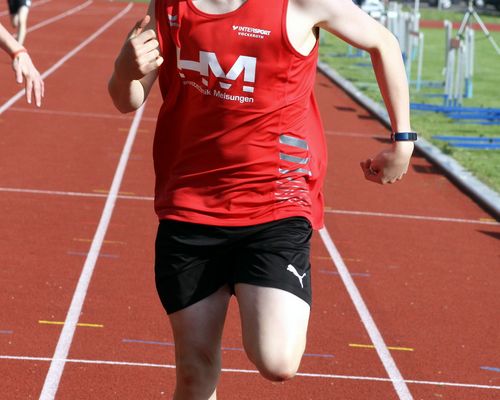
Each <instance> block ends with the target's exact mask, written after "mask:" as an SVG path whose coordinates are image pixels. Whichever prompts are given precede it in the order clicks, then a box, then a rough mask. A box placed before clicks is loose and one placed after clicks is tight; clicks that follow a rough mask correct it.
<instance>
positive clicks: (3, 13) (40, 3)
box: [0, 0, 52, 17]
mask: <svg viewBox="0 0 500 400" xmlns="http://www.w3.org/2000/svg"><path fill="white" fill-rule="evenodd" d="M50 1H52V0H41V1H37V2H34V3H33V4H32V5H31V8H35V7H38V6H41V5H42V4H45V3H49V2H50ZM8 14H9V10H5V11H2V12H0V17H3V16H4V15H8Z"/></svg>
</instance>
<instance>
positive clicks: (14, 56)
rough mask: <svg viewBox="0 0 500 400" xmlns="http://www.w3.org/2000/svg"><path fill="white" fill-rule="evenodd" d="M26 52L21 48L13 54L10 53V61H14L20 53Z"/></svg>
mask: <svg viewBox="0 0 500 400" xmlns="http://www.w3.org/2000/svg"><path fill="white" fill-rule="evenodd" d="M27 52H28V50H26V49H25V48H24V47H23V48H21V49H19V50H17V51H15V52H14V53H12V54H11V55H10V56H11V57H12V59H13V60H15V59H16V57H17V56H19V54H21V53H27Z"/></svg>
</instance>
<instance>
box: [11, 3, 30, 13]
mask: <svg viewBox="0 0 500 400" xmlns="http://www.w3.org/2000/svg"><path fill="white" fill-rule="evenodd" d="M8 3H9V13H10V15H16V14H17V13H18V12H19V9H20V8H21V7H23V6H26V7H31V0H8Z"/></svg>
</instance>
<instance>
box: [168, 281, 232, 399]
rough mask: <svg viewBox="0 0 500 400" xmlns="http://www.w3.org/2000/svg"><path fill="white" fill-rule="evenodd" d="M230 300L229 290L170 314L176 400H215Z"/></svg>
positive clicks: (223, 288)
mask: <svg viewBox="0 0 500 400" xmlns="http://www.w3.org/2000/svg"><path fill="white" fill-rule="evenodd" d="M230 297H231V293H230V290H229V288H228V287H227V286H224V287H222V288H221V289H219V290H218V291H217V292H215V293H214V294H212V295H210V296H208V297H207V298H205V299H203V300H201V301H199V302H197V303H195V304H193V305H191V306H189V307H187V308H184V309H182V310H180V311H177V312H174V313H172V314H169V319H170V323H171V325H172V330H173V332H174V340H175V365H176V379H177V382H176V388H175V394H174V398H173V399H174V400H215V399H216V392H215V390H216V387H217V382H218V380H219V374H220V369H221V337H222V329H223V327H224V320H225V318H226V311H227V307H228V304H229V299H230Z"/></svg>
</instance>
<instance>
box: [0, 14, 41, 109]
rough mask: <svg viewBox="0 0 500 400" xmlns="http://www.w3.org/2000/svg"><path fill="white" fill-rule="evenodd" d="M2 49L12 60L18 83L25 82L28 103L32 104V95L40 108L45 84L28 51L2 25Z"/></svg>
mask: <svg viewBox="0 0 500 400" xmlns="http://www.w3.org/2000/svg"><path fill="white" fill-rule="evenodd" d="M0 47H1V48H2V49H3V50H5V51H6V52H7V53H8V54H9V55H10V57H11V58H12V68H13V69H14V72H15V74H16V81H17V83H23V80H24V82H25V86H26V101H27V102H28V103H29V104H31V98H32V94H33V95H34V96H35V104H36V105H37V106H38V107H40V106H41V105H42V98H43V96H44V84H43V80H42V78H41V77H40V73H39V72H38V70H37V69H36V68H35V66H34V65H33V62H32V61H31V57H30V56H29V54H28V51H27V50H26V49H25V48H24V47H23V46H22V45H21V44H20V43H19V42H18V41H16V39H14V38H13V37H12V35H11V34H10V33H9V32H8V31H7V30H6V29H5V28H4V27H3V25H2V24H0Z"/></svg>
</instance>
